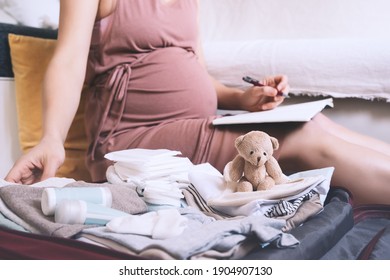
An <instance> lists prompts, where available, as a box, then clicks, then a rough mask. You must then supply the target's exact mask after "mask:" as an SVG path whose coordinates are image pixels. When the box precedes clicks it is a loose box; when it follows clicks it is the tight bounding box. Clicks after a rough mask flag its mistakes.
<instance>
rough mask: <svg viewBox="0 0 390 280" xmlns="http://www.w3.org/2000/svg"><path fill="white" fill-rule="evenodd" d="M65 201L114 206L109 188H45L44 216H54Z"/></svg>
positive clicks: (42, 200)
mask: <svg viewBox="0 0 390 280" xmlns="http://www.w3.org/2000/svg"><path fill="white" fill-rule="evenodd" d="M64 199H71V200H84V201H87V202H91V203H94V204H99V205H103V206H106V207H111V205H112V194H111V191H110V189H109V188H108V187H71V188H67V187H64V188H45V189H44V190H43V192H42V199H41V208H42V212H43V214H45V215H46V216H51V215H54V212H55V210H56V206H57V205H58V204H59V203H60V202H61V201H62V200H64Z"/></svg>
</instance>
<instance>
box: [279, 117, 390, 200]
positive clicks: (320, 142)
mask: <svg viewBox="0 0 390 280" xmlns="http://www.w3.org/2000/svg"><path fill="white" fill-rule="evenodd" d="M319 117H320V118H322V116H319ZM318 122H321V120H318V119H317V118H315V119H314V120H313V121H311V122H308V123H306V124H304V125H302V126H301V127H299V128H297V129H296V130H294V131H293V132H291V133H289V134H288V136H286V138H285V139H284V140H283V145H282V148H281V150H280V158H279V162H280V164H281V166H282V168H283V169H284V170H286V171H290V172H296V171H302V170H308V169H315V168H322V167H329V166H333V167H335V172H334V174H333V177H332V182H331V184H332V186H339V187H344V188H346V189H348V190H349V191H350V192H351V193H352V195H353V201H354V204H356V205H358V204H364V203H375V204H390V156H388V155H386V154H384V153H381V152H378V151H376V150H374V149H371V148H368V147H366V146H365V145H359V144H356V143H353V142H354V141H353V140H355V139H354V138H353V139H352V141H349V140H348V141H347V140H346V139H345V138H342V137H339V136H338V135H335V134H334V133H329V131H328V130H331V131H332V129H333V128H332V127H326V129H324V127H322V126H321V125H319V124H318ZM359 141H360V139H359ZM359 141H357V142H358V143H359Z"/></svg>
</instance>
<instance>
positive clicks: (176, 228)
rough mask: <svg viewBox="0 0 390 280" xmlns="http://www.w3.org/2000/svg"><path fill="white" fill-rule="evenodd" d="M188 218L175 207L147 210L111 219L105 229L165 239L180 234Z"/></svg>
mask: <svg viewBox="0 0 390 280" xmlns="http://www.w3.org/2000/svg"><path fill="white" fill-rule="evenodd" d="M187 221H188V219H187V218H186V217H184V216H181V215H180V213H179V212H178V211H177V210H176V209H173V208H172V209H165V210H158V211H153V212H148V213H146V214H142V215H128V216H124V217H118V218H114V219H113V220H111V221H110V222H109V223H108V224H107V225H106V227H107V229H108V230H110V231H111V232H116V233H131V234H139V235H145V236H150V237H151V238H153V239H166V238H172V237H175V236H178V235H180V234H181V233H182V232H183V231H184V229H185V228H186V227H187Z"/></svg>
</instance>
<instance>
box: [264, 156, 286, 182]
mask: <svg viewBox="0 0 390 280" xmlns="http://www.w3.org/2000/svg"><path fill="white" fill-rule="evenodd" d="M265 167H266V169H267V173H268V175H269V176H270V177H271V178H273V179H274V181H275V183H276V184H280V183H284V176H283V172H282V169H281V168H280V165H279V163H278V162H277V160H276V159H275V158H274V157H271V158H269V159H268V161H267V162H266V163H265Z"/></svg>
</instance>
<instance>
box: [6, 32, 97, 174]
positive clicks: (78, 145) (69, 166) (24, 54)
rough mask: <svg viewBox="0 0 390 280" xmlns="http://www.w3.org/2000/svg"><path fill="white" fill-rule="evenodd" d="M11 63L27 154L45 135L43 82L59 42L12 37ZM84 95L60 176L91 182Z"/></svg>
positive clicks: (66, 145) (22, 138)
mask: <svg viewBox="0 0 390 280" xmlns="http://www.w3.org/2000/svg"><path fill="white" fill-rule="evenodd" d="M8 39H9V45H10V53H11V61H12V67H13V72H14V76H15V92H16V106H17V108H16V109H17V116H18V125H19V143H20V146H21V149H22V151H23V152H24V153H25V152H27V151H28V150H30V149H31V148H32V147H34V146H35V145H36V144H37V143H38V142H39V140H40V138H41V134H42V96H41V92H42V80H43V76H44V73H45V70H46V67H47V65H48V63H49V61H50V58H51V56H52V54H53V51H54V48H55V45H56V40H51V39H42V38H37V37H30V36H23V35H15V34H9V35H8ZM83 97H84V95H82V98H81V101H80V106H79V109H78V111H77V113H76V117H75V118H74V120H73V123H72V125H71V128H70V130H69V133H68V137H67V139H66V141H65V151H66V159H65V162H64V164H63V165H62V166H61V167H60V169H59V170H58V172H57V174H56V176H57V177H67V178H74V179H75V180H84V181H90V175H89V172H88V171H87V168H86V166H85V153H86V149H87V140H86V134H85V127H84V120H83V114H84V102H85V101H84V98H83Z"/></svg>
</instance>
